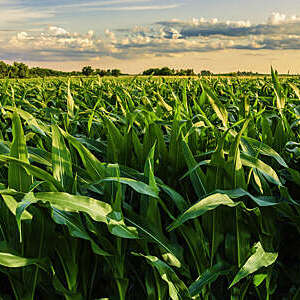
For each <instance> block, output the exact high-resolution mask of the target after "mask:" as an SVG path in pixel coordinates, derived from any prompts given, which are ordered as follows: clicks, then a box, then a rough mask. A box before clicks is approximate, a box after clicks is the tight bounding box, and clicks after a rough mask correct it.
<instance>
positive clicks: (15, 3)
mask: <svg viewBox="0 0 300 300" xmlns="http://www.w3.org/2000/svg"><path fill="white" fill-rule="evenodd" d="M0 11H1V18H0V60H4V61H5V62H8V63H11V62H13V61H22V62H25V63H27V64H28V65H30V66H41V67H49V68H54V69H58V70H66V71H71V70H80V69H81V68H82V67H83V66H85V65H91V66H92V67H93V68H100V69H113V68H119V69H121V70H122V72H125V73H139V72H142V71H143V70H144V69H147V68H151V67H163V66H168V67H171V68H175V69H181V68H193V69H194V70H195V71H197V72H199V71H201V70H204V69H205V70H210V71H212V72H215V73H217V72H221V73H222V72H232V71H237V70H241V71H250V70H251V71H257V72H269V70H270V66H271V65H272V66H273V67H275V68H276V69H277V70H278V71H279V72H283V73H287V72H290V73H300V1H299V0H284V1H283V0H252V1H249V0H247V1H246V0H209V1H208V0H98V1H95V0H88V1H82V0H81V1H80V0H75V1H74V0H73V1H70V0H60V1H58V0H0Z"/></svg>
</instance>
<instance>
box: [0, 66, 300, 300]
mask: <svg viewBox="0 0 300 300" xmlns="http://www.w3.org/2000/svg"><path fill="white" fill-rule="evenodd" d="M271 75H272V76H270V77H265V78H263V77H258V78H217V77H213V78H209V77H207V78H201V79H199V78H159V77H158V78H154V77H153V78H152V77H143V78H140V77H137V78H136V77H125V78H118V79H113V78H104V79H102V78H100V77H99V78H72V79H63V78H52V79H32V80H2V81H0V105H1V107H0V118H1V122H0V195H1V201H0V280H1V286H0V299H3V300H4V299H17V300H33V299H39V300H40V299H47V300H48V299H49V300H50V299H58V300H59V299H66V300H71V299H72V300H81V299H82V300H91V299H120V300H124V299H147V300H156V299H158V300H165V299H172V300H179V299H201V300H202V299H203V300H204V299H205V300H210V299H217V300H218V299H232V300H234V299H236V300H237V299H239V300H240V299H295V300H296V299H300V239H299V236H300V235H299V234H300V207H299V204H300V197H299V195H300V192H299V191H300V187H299V186H300V100H299V99H300V91H299V89H298V88H299V87H300V79H299V78H297V77H291V78H288V77H284V78H280V79H279V78H278V76H277V74H276V73H274V72H273V71H272V74H271Z"/></svg>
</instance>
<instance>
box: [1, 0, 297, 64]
mask: <svg viewBox="0 0 300 300" xmlns="http://www.w3.org/2000/svg"><path fill="white" fill-rule="evenodd" d="M114 1H115V2H116V3H117V2H120V1H118V0H114ZM132 2H135V1H132ZM139 7H140V6H131V8H132V9H139ZM156 8H157V7H154V8H153V9H156ZM125 9H126V8H125ZM0 29H1V28H0ZM226 49H235V50H253V51H254V52H253V53H259V51H260V50H298V49H300V17H297V16H287V15H284V14H280V13H273V14H272V15H271V16H270V17H269V18H267V19H266V21H265V22H264V23H261V24H251V23H250V22H249V21H247V20H242V21H231V20H228V21H219V20H217V19H210V20H207V19H205V18H192V19H191V20H189V21H183V20H177V19H173V20H167V21H163V22H159V23H155V24H151V25H145V26H136V27H134V28H129V29H124V28H123V29H120V30H116V31H115V32H112V31H110V30H109V29H106V30H105V31H104V32H103V33H95V32H94V31H93V30H92V29H91V30H89V31H88V32H87V33H78V32H72V31H70V30H67V29H66V28H62V27H59V26H56V25H51V26H48V27H47V28H44V29H40V30H34V31H30V30H29V31H19V32H17V33H13V34H8V33H7V32H5V31H1V30H0V53H1V57H0V59H7V60H17V59H20V60H25V61H79V60H80V61H83V60H89V59H95V58H96V59H97V58H98V59H101V58H102V57H112V58H119V59H132V58H141V57H162V56H163V57H170V56H176V57H177V56H183V55H186V54H187V53H203V52H210V51H220V50H226Z"/></svg>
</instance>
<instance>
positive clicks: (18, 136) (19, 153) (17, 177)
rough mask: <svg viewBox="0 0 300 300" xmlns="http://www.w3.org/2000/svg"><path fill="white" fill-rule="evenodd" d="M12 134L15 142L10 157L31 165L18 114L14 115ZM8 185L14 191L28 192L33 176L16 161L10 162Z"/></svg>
mask: <svg viewBox="0 0 300 300" xmlns="http://www.w3.org/2000/svg"><path fill="white" fill-rule="evenodd" d="M12 132H13V141H12V143H11V147H10V156H11V157H14V158H16V159H19V160H20V161H22V162H24V163H25V164H29V160H28V152H27V148H26V141H25V137H24V131H23V128H22V123H21V120H20V118H19V115H18V114H17V113H14V114H13V118H12ZM8 184H9V186H10V188H12V189H15V190H17V191H21V192H27V191H28V190H29V187H30V186H31V184H32V176H31V175H30V174H28V173H27V172H26V170H25V169H24V168H22V167H21V166H20V165H18V164H17V163H15V162H14V161H10V163H9V168H8Z"/></svg>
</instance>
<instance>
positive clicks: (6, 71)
mask: <svg viewBox="0 0 300 300" xmlns="http://www.w3.org/2000/svg"><path fill="white" fill-rule="evenodd" d="M93 75H98V76H100V77H103V76H115V77H117V76H120V75H127V74H122V72H121V71H120V70H119V69H112V70H111V69H108V70H102V69H93V68H92V67H91V66H84V67H83V68H82V70H81V71H72V72H64V71H57V70H52V69H47V68H40V67H34V68H30V67H29V66H27V65H26V64H24V63H21V62H14V63H13V64H12V65H9V64H6V63H5V62H3V61H0V78H31V77H50V76H55V77H58V76H93ZM142 75H145V76H150V75H153V76H197V75H198V76H211V75H214V74H213V73H212V72H211V71H208V70H202V71H201V72H200V73H198V74H197V73H196V72H195V71H194V70H193V69H180V70H175V69H170V68H168V67H163V68H150V69H147V70H145V71H143V72H142ZM218 75H222V76H253V75H254V76H255V75H261V74H258V73H257V72H256V73H254V72H248V71H246V72H245V71H237V72H231V73H225V74H218Z"/></svg>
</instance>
